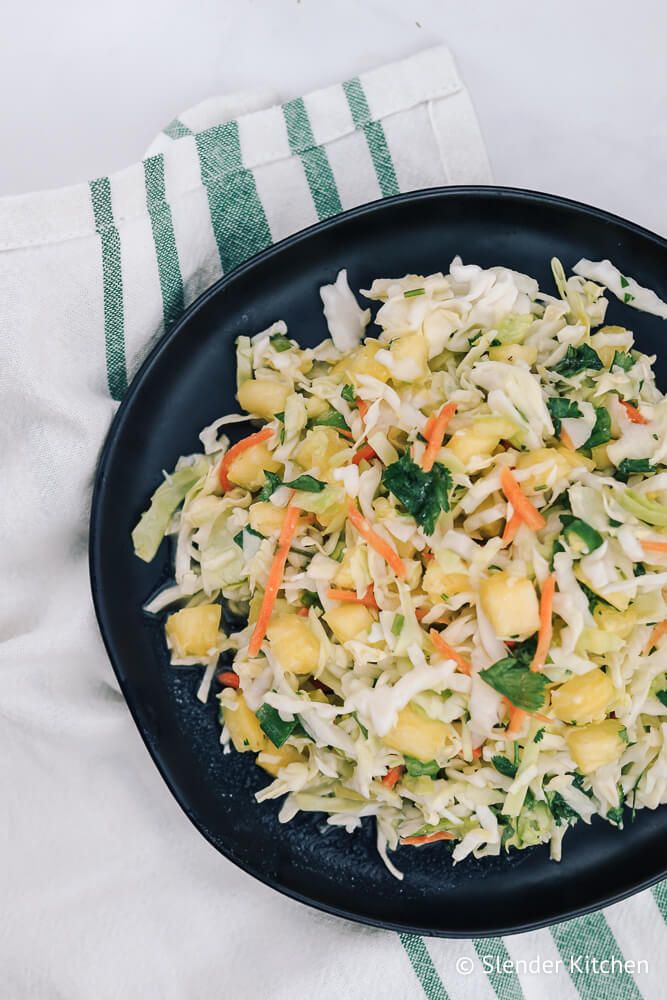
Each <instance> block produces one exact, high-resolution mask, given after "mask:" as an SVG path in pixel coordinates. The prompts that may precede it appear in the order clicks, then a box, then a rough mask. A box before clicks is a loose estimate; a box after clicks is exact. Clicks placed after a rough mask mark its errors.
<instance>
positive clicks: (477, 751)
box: [472, 747, 482, 757]
mask: <svg viewBox="0 0 667 1000" xmlns="http://www.w3.org/2000/svg"><path fill="white" fill-rule="evenodd" d="M472 755H473V757H481V756H482V748H481V747H474V748H473V751H472Z"/></svg>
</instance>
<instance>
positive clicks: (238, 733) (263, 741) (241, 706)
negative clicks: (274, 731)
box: [222, 691, 275, 753]
mask: <svg viewBox="0 0 667 1000" xmlns="http://www.w3.org/2000/svg"><path fill="white" fill-rule="evenodd" d="M233 700H234V703H235V705H236V707H235V708H233V709H232V708H229V707H228V706H227V705H224V706H223V709H222V715H223V718H224V720H225V725H226V726H227V729H228V730H229V735H230V736H231V740H232V743H233V744H234V748H235V749H236V750H238V751H239V753H245V751H246V750H253V751H254V752H255V753H258V752H259V751H260V750H265V749H266V748H267V747H269V746H271V747H273V743H271V741H270V740H269V738H268V736H267V735H266V733H265V732H264V730H263V729H262V727H261V726H260V724H259V720H258V718H257V716H256V715H255V713H254V712H251V710H250V709H249V708H248V703H247V701H246V700H245V698H244V697H243V694H242V692H241V691H234V692H233ZM274 750H275V747H274Z"/></svg>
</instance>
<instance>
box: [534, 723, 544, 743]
mask: <svg viewBox="0 0 667 1000" xmlns="http://www.w3.org/2000/svg"><path fill="white" fill-rule="evenodd" d="M543 739H544V726H542V728H541V729H538V730H537V732H536V733H535V735H534V736H533V743H541V742H542V740H543Z"/></svg>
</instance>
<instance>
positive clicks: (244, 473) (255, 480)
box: [227, 441, 282, 490]
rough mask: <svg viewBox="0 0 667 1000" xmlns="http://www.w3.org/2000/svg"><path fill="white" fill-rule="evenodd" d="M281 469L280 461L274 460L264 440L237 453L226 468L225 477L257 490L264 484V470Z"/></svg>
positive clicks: (237, 483)
mask: <svg viewBox="0 0 667 1000" xmlns="http://www.w3.org/2000/svg"><path fill="white" fill-rule="evenodd" d="M281 469H282V465H281V464H280V462H276V460H275V458H274V457H273V455H272V454H271V452H270V451H269V449H268V448H267V447H266V444H265V443H264V441H260V443H259V444H253V445H251V447H250V448H246V450H245V451H242V452H241V454H240V455H237V457H236V458H235V459H234V461H233V462H232V464H231V465H230V466H229V469H228V470H227V478H228V479H229V480H230V482H232V483H236V485H237V486H241V487H243V489H245V490H258V489H260V488H261V487H262V486H263V485H264V470H266V471H267V472H279V471H280V470H281Z"/></svg>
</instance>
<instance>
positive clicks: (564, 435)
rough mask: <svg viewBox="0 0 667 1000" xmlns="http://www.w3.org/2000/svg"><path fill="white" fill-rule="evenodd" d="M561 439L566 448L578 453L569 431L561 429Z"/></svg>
mask: <svg viewBox="0 0 667 1000" xmlns="http://www.w3.org/2000/svg"><path fill="white" fill-rule="evenodd" d="M560 439H561V441H562V442H563V444H564V445H565V447H566V448H569V449H570V451H576V450H577V449H576V448H575V447H574V441H573V440H572V438H571V437H570V435H569V434H568V433H567V431H566V430H565V428H564V427H561V429H560Z"/></svg>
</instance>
